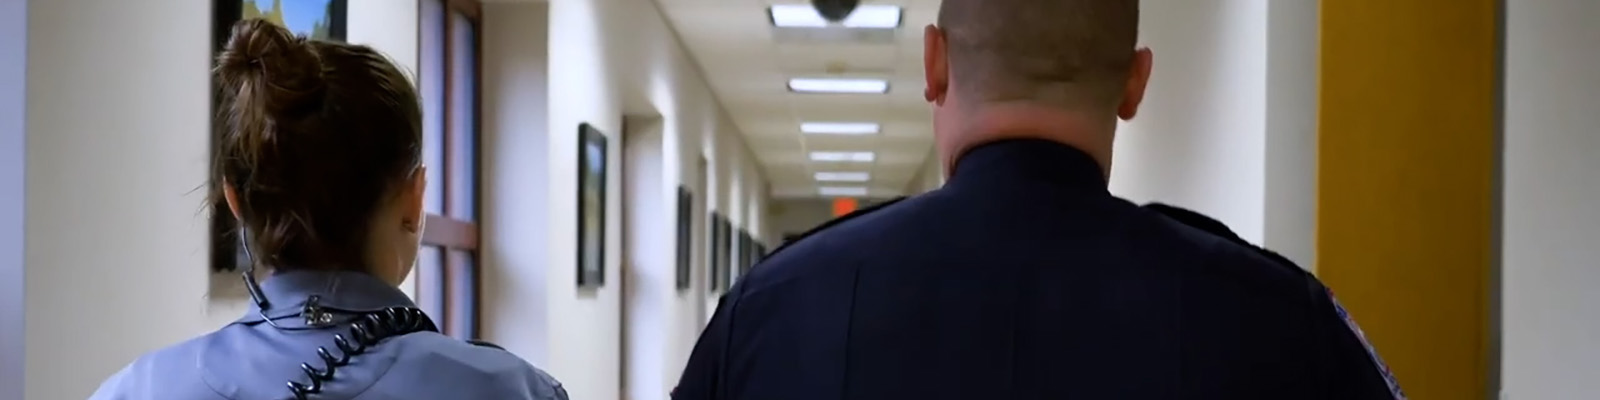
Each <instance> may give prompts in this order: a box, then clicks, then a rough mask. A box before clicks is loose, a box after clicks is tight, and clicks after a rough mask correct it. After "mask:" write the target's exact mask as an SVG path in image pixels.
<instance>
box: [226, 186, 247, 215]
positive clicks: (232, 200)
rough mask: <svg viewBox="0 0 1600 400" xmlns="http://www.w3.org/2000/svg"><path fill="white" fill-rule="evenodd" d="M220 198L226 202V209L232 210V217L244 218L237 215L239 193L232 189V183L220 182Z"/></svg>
mask: <svg viewBox="0 0 1600 400" xmlns="http://www.w3.org/2000/svg"><path fill="white" fill-rule="evenodd" d="M222 199H223V200H225V201H226V202H227V203H228V211H231V212H233V219H235V220H241V221H242V220H244V217H240V216H239V193H238V192H235V191H234V190H233V184H231V183H228V182H222Z"/></svg>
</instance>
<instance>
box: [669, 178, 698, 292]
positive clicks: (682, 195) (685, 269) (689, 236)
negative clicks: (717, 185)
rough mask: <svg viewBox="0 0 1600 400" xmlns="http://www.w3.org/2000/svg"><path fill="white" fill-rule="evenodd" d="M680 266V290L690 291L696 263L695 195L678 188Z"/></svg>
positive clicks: (687, 190) (678, 280)
mask: <svg viewBox="0 0 1600 400" xmlns="http://www.w3.org/2000/svg"><path fill="white" fill-rule="evenodd" d="M677 217H678V221H677V224H678V250H677V256H678V265H677V268H676V271H674V272H676V273H677V274H676V275H677V282H676V287H677V288H678V290H688V289H689V284H690V283H691V282H690V279H691V278H690V273H689V271H690V269H691V268H693V266H692V265H691V264H692V263H693V262H694V257H693V256H694V193H690V192H689V188H686V187H683V186H679V187H678V216H677Z"/></svg>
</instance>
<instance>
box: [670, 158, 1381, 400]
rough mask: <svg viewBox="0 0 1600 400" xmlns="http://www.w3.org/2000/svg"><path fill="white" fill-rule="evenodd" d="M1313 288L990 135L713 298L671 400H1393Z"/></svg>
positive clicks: (1276, 261)
mask: <svg viewBox="0 0 1600 400" xmlns="http://www.w3.org/2000/svg"><path fill="white" fill-rule="evenodd" d="M1403 397H1404V396H1403V395H1402V394H1401V393H1400V391H1399V388H1398V386H1397V385H1395V384H1394V383H1393V380H1392V378H1391V377H1390V376H1389V374H1388V373H1387V371H1386V369H1385V368H1384V367H1383V366H1382V362H1381V361H1379V360H1378V358H1377V357H1376V355H1375V354H1374V353H1372V352H1371V351H1370V347H1368V346H1366V344H1365V340H1364V339H1362V337H1361V335H1360V334H1359V329H1357V328H1355V325H1354V324H1353V323H1351V322H1350V321H1349V319H1348V318H1347V317H1346V316H1345V315H1344V314H1343V311H1342V310H1341V309H1340V308H1339V307H1338V305H1337V303H1336V302H1335V301H1334V300H1333V298H1332V296H1331V295H1330V293H1329V292H1328V291H1327V289H1325V288H1324V287H1323V286H1322V285H1321V283H1319V282H1318V281H1317V280H1316V279H1315V278H1314V277H1312V276H1311V275H1310V274H1308V273H1306V272H1305V271H1303V270H1301V269H1300V268H1297V267H1295V266H1294V265H1292V264H1291V263H1289V262H1288V260H1286V259H1283V258H1282V257H1277V256H1275V255H1272V254H1270V253H1269V252H1265V251H1263V250H1260V249H1259V248H1256V247H1254V246H1251V245H1249V244H1248V243H1245V242H1244V241H1242V240H1238V238H1237V236H1234V235H1233V234H1232V232H1230V231H1228V230H1227V228H1226V227H1225V226H1223V225H1222V224H1220V223H1217V222H1216V221H1215V220H1211V219H1210V218H1206V217H1204V216H1202V215H1200V214H1196V213H1192V212H1187V211H1184V210H1181V209H1177V208H1173V207H1166V206H1148V207H1141V206H1138V205H1135V204H1132V203H1129V202H1127V201H1124V200H1121V199H1118V198H1116V197H1114V196H1112V195H1111V194H1110V193H1108V192H1107V190H1106V181H1105V178H1104V175H1103V173H1102V170H1101V169H1100V168H1099V166H1098V164H1096V163H1095V161H1094V160H1093V159H1091V158H1090V157H1089V156H1088V155H1087V154H1085V153H1083V152H1081V151H1079V150H1077V149H1074V148H1072V147H1069V146H1066V145H1063V144H1058V143H1054V142H1049V141H1043V140H1006V141H999V142H994V143H990V144H987V145H983V146H981V147H978V148H976V149H973V150H971V151H969V152H968V153H966V154H964V155H963V156H962V157H961V158H960V160H959V161H958V162H957V164H956V167H955V170H954V173H953V174H952V176H951V178H950V179H949V181H948V182H947V183H946V184H945V186H944V187H943V188H940V189H938V190H935V191H932V192H929V193H926V194H923V195H919V196H916V197H913V198H909V199H905V200H901V201H897V202H891V203H887V204H884V205H881V206H879V207H877V208H875V209H870V210H863V211H862V212H858V213H855V214H852V215H849V216H847V217H845V218H841V219H839V220H835V221H834V222H832V223H829V224H827V225H826V226H824V227H821V228H819V229H818V230H817V231H814V232H812V233H810V234H808V235H807V236H806V237H803V238H801V239H799V240H797V241H794V242H792V243H790V244H789V245H788V246H787V247H786V248H780V249H779V251H777V252H775V253H774V254H772V255H771V256H770V257H769V258H767V259H766V260H765V261H764V262H763V263H762V264H761V265H759V266H757V267H756V268H754V269H753V270H752V271H751V272H750V273H749V274H748V275H747V276H746V277H745V278H744V279H743V280H741V281H740V282H739V283H738V284H737V285H736V286H735V287H734V288H733V289H732V290H730V292H729V293H728V294H727V295H725V296H724V298H723V300H722V302H721V303H720V304H719V305H718V307H717V311H716V313H715V315H714V316H713V318H712V320H711V322H710V324H709V325H708V327H707V328H706V330H705V331H704V332H703V334H702V336H701V337H700V340H699V342H698V343H697V344H696V345H695V349H694V352H693V354H692V355H691V357H690V359H689V362H688V365H687V367H686V369H685V371H684V374H683V377H682V379H681V381H680V383H679V386H678V387H677V388H676V389H675V390H674V398H675V399H678V400H711V399H716V400H786V399H796V400H800V399H804V400H819V399H861V400H867V399H920V400H926V399H952V400H954V399H961V400H969V399H996V400H1007V399H1330V400H1332V399H1337V400H1373V399H1386V400H1388V399H1397V398H1403Z"/></svg>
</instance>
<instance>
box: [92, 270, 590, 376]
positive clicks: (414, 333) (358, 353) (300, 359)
mask: <svg viewBox="0 0 1600 400" xmlns="http://www.w3.org/2000/svg"><path fill="white" fill-rule="evenodd" d="M260 294H261V295H262V297H264V298H265V299H267V300H269V301H270V303H268V304H269V306H268V307H266V308H265V309H262V308H260V307H252V309H251V310H250V311H248V312H246V313H245V315H244V317H243V318H240V319H239V320H237V321H234V322H233V323H231V324H228V325H227V326H224V327H222V329H219V330H217V331H216V332H212V333H210V334H207V335H205V336H201V337H198V338H195V339H192V340H189V341H187V342H184V343H181V344H178V345H176V346H172V347H168V348H165V349H162V350H158V351H156V352H153V353H150V354H147V355H145V356H144V357H141V358H139V359H138V360H137V361H134V362H133V363H132V364H130V365H128V366H127V367H126V368H124V369H123V370H122V371H121V372H118V373H117V374H116V375H113V376H112V377H111V378H110V379H108V380H106V382H105V383H104V384H102V385H101V387H100V390H99V391H98V392H96V393H95V394H94V396H93V397H91V399H92V400H201V399H230V400H243V399H272V400H278V399H294V398H296V395H295V394H294V393H293V392H295V391H306V392H310V393H306V394H305V397H306V398H309V399H428V400H433V399H529V400H566V399H567V394H566V392H565V390H563V389H562V387H561V384H560V383H558V382H556V380H555V379H553V378H551V377H550V376H549V375H547V374H545V373H544V372H543V371H540V370H539V369H537V368H534V367H533V366H532V365H529V364H528V362H526V361H523V360H522V359H520V358H518V357H517V356H515V355H513V354H511V353H509V352H507V351H505V350H502V349H499V348H497V347H493V346H488V345H483V344H474V343H469V342H465V341H462V340H458V339H454V338H451V337H448V336H445V335H442V334H439V333H438V332H437V331H436V329H434V327H433V324H432V322H431V321H428V319H427V317H426V316H423V315H422V314H421V312H420V311H416V309H415V307H416V306H415V304H414V303H412V302H411V300H410V299H409V298H407V296H406V295H405V293H402V292H401V291H400V290H399V289H397V288H395V287H394V286H390V285H389V284H387V283H385V282H383V281H381V280H379V279H377V278H376V277H373V276H372V275H368V274H365V273H358V272H336V271H310V270H293V271H287V272H283V273H279V274H277V275H275V276H273V277H272V278H270V279H268V280H267V281H266V282H264V283H263V284H262V285H261V288H260ZM357 324H358V325H360V326H362V328H351V327H352V325H357ZM352 330H360V331H363V332H359V333H352ZM336 335H337V338H336ZM362 337H369V338H373V339H376V340H372V341H370V342H371V343H368V342H369V341H367V340H363V339H360V338H362ZM319 349H320V350H319ZM346 350H351V351H350V353H353V354H351V355H350V356H349V357H350V358H348V359H345V360H343V361H345V362H344V363H343V364H344V365H342V366H335V367H334V368H332V369H333V371H332V372H331V376H327V375H324V374H326V373H327V372H328V371H327V370H328V369H329V368H328V364H329V363H330V362H335V363H336V362H338V361H341V359H342V358H343V357H344V356H345V354H346ZM302 364H305V365H302ZM312 374H318V375H321V378H326V379H320V378H319V379H313V378H311V375H312ZM294 385H300V390H296V389H291V388H290V386H294ZM312 386H316V387H315V388H314V389H315V390H311V389H313V387H312Z"/></svg>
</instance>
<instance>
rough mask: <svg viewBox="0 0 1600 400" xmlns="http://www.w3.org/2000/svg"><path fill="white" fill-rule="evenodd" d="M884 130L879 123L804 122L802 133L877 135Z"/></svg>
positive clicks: (801, 126)
mask: <svg viewBox="0 0 1600 400" xmlns="http://www.w3.org/2000/svg"><path fill="white" fill-rule="evenodd" d="M882 129H883V126H882V125H878V123H877V122H802V123H800V132H801V133H806V134H812V135H876V134H878V132H879V131H880V130H882Z"/></svg>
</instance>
